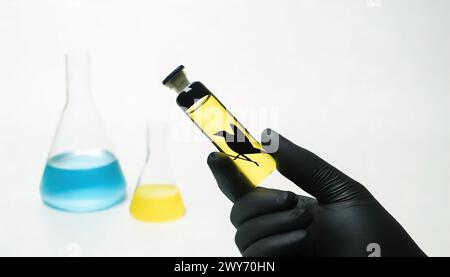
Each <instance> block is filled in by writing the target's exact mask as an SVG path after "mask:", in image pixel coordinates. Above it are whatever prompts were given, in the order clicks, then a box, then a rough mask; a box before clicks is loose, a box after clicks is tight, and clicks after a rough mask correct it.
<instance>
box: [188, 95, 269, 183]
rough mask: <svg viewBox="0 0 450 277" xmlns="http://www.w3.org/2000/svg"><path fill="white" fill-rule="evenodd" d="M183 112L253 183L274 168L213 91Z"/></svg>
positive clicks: (259, 146)
mask: <svg viewBox="0 0 450 277" xmlns="http://www.w3.org/2000/svg"><path fill="white" fill-rule="evenodd" d="M186 113H187V114H188V116H189V117H190V118H191V119H192V121H194V122H195V123H196V124H197V126H198V127H200V129H201V130H202V131H203V133H205V134H206V135H207V136H208V138H209V139H210V140H211V141H212V142H213V143H214V145H215V146H216V147H217V148H218V149H219V150H220V151H222V152H224V153H225V154H227V155H228V156H230V158H231V159H232V160H233V161H234V163H235V164H236V166H237V167H238V168H239V170H240V171H241V172H242V173H243V174H244V175H245V176H246V177H247V178H248V179H249V181H250V182H251V183H252V184H253V185H254V186H257V185H258V184H259V183H260V182H261V181H263V180H264V179H265V178H266V177H267V176H268V175H270V174H271V173H272V172H273V171H274V170H275V168H276V162H275V160H274V159H273V158H272V156H271V155H269V154H267V153H265V152H264V151H263V148H262V146H261V144H260V143H259V142H258V141H257V140H256V139H255V138H253V137H252V136H251V135H250V133H249V132H248V131H247V130H246V129H245V128H244V127H243V126H242V125H241V124H240V123H239V121H237V119H236V118H235V117H234V116H232V115H231V113H229V112H228V111H227V110H226V108H225V107H224V106H223V105H222V103H220V101H219V100H218V99H217V98H216V97H215V96H214V95H213V94H209V95H206V96H204V97H203V98H201V99H199V100H198V101H196V102H195V103H194V104H193V105H192V106H191V107H189V109H187V110H186ZM261 151H262V152H261Z"/></svg>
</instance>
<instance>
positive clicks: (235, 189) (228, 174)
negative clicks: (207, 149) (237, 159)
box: [208, 152, 254, 202]
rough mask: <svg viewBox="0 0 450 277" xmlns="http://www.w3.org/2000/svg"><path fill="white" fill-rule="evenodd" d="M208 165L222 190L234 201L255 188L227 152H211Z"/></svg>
mask: <svg viewBox="0 0 450 277" xmlns="http://www.w3.org/2000/svg"><path fill="white" fill-rule="evenodd" d="M208 165H209V168H210V169H211V171H212V173H213V175H214V178H215V179H216V181H217V184H218V185H219V188H220V190H221V191H222V192H223V194H225V196H226V197H228V199H230V200H231V201H232V202H235V201H236V200H237V199H239V198H241V197H242V196H243V195H245V194H246V193H248V192H249V191H251V190H252V189H253V187H254V186H253V185H252V184H251V183H250V181H249V180H248V179H247V177H245V176H244V175H243V174H242V173H241V171H240V170H239V169H238V168H237V167H236V165H235V164H234V162H233V161H232V160H231V159H230V157H228V156H227V155H226V154H224V153H221V152H213V153H211V154H209V156H208Z"/></svg>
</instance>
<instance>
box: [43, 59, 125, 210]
mask: <svg viewBox="0 0 450 277" xmlns="http://www.w3.org/2000/svg"><path fill="white" fill-rule="evenodd" d="M89 63H90V60H89V54H88V53H85V52H72V53H69V54H67V55H66V83H67V99H66V104H65V107H64V110H63V112H62V115H61V118H60V121H59V124H58V128H57V130H56V134H55V137H54V140H53V143H52V147H51V149H50V153H49V156H48V159H47V164H46V167H45V170H44V175H43V177H42V181H41V196H42V199H43V201H44V203H45V204H47V205H48V206H50V207H53V208H56V209H60V210H64V211H70V212H89V211H95V210H101V209H106V208H109V207H111V206H113V205H115V204H117V203H119V202H121V201H122V200H123V199H125V197H126V188H125V187H126V183H125V179H124V177H123V174H122V170H121V168H120V165H119V162H118V160H117V158H116V156H115V155H114V154H113V151H112V150H111V147H110V146H109V143H108V140H107V137H106V132H105V131H104V129H103V125H102V122H101V119H100V116H99V115H98V113H97V109H96V107H95V104H94V101H93V98H92V95H91V90H90V80H89V77H90V72H89Z"/></svg>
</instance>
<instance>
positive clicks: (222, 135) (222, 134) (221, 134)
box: [214, 131, 226, 137]
mask: <svg viewBox="0 0 450 277" xmlns="http://www.w3.org/2000/svg"><path fill="white" fill-rule="evenodd" d="M214 135H215V136H219V137H225V136H226V133H225V132H224V131H219V132H217V133H215V134H214Z"/></svg>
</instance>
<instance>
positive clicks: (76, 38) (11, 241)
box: [0, 0, 450, 256]
mask: <svg viewBox="0 0 450 277" xmlns="http://www.w3.org/2000/svg"><path fill="white" fill-rule="evenodd" d="M74 48H76V49H78V48H83V49H89V50H90V52H91V54H92V77H93V83H92V88H93V91H94V96H95V99H96V103H97V106H98V109H99V111H100V113H101V114H102V117H103V120H104V123H105V126H106V128H107V130H108V133H109V137H110V140H111V141H112V143H113V145H114V146H115V150H116V154H117V156H118V157H119V159H120V161H121V164H122V167H123V170H124V172H125V174H126V177H127V180H128V190H129V192H132V190H133V186H134V185H135V183H136V180H137V176H138V174H139V170H140V168H141V166H142V162H143V159H144V152H145V151H144V137H143V135H144V126H143V122H144V120H145V118H155V117H160V118H166V119H167V120H169V121H170V122H172V123H173V124H175V125H177V128H180V130H181V129H183V128H190V126H191V123H190V121H189V120H188V119H187V118H184V115H183V114H182V112H181V111H180V110H178V107H177V106H176V104H175V102H174V101H175V96H176V95H175V94H174V93H173V92H171V91H169V90H167V89H166V88H164V87H163V86H162V85H161V80H162V79H163V78H164V77H165V76H166V75H167V74H168V73H169V72H170V71H171V70H172V69H173V68H175V67H176V66H177V65H179V64H184V65H185V66H186V68H187V71H188V73H189V75H190V77H191V78H192V79H196V80H201V81H203V83H205V84H206V85H207V86H208V87H209V88H210V89H211V90H213V91H214V92H215V93H216V95H217V96H218V97H219V98H220V99H221V100H222V102H224V103H225V104H226V106H227V107H228V108H229V109H230V110H232V111H233V113H234V114H235V115H236V116H237V117H238V119H240V120H241V121H242V122H243V123H244V124H245V125H247V127H248V128H249V129H250V131H251V132H252V133H253V134H254V135H255V136H257V137H259V133H260V132H261V131H262V130H263V129H264V127H266V125H270V126H272V127H274V129H276V130H279V131H280V133H282V134H284V135H285V136H287V137H288V138H290V139H291V140H293V141H295V142H296V143H298V144H299V145H302V146H303V147H306V148H308V149H310V150H312V151H314V152H316V153H317V154H319V155H320V156H322V157H323V158H324V159H326V160H328V161H329V162H331V163H332V164H334V165H336V166H337V167H338V168H340V169H341V170H343V171H344V172H346V173H347V174H349V175H350V176H352V177H353V178H355V179H357V180H358V181H360V182H362V183H364V184H365V185H366V186H367V187H368V188H369V189H370V191H371V192H373V194H374V195H375V196H376V197H377V198H378V199H379V201H380V202H381V203H382V204H383V205H384V206H385V207H386V208H387V209H388V210H389V211H390V212H391V213H392V214H393V215H394V217H396V219H397V220H398V221H399V222H400V223H401V224H402V225H403V226H404V227H405V228H406V229H407V230H408V232H409V233H410V235H411V236H412V237H413V238H414V239H415V240H416V241H417V243H418V244H419V245H420V246H421V247H422V249H423V250H424V251H425V252H426V253H427V254H429V255H446V256H448V255H450V236H449V235H448V234H449V233H450V204H449V197H450V189H449V180H450V170H449V168H450V143H449V141H450V124H449V116H450V112H449V104H450V91H449V90H450V79H449V76H450V75H449V74H450V70H449V68H450V51H449V49H450V2H449V1H445V0H442V1H439V0H433V1H425V0H423V1H411V0H404V1H403V0H402V1H400V0H396V1H383V0H371V1H366V0H353V1H350V0H348V1H325V0H323V1H312V0H311V1H299V0H292V1H287V0H277V1H261V0H252V1H241V0H223V1H207V0H202V1H200V0H196V1H194V0H190V1H187V0H177V1H175V0H165V1H135V0H127V1H125V0H124V1H112V0H98V1H92V0H91V1H87V0H86V1H61V0H52V1H50V0H48V1H42V0H39V1H38V0H30V1H23V0H22V1H21V0H1V1H0V193H1V197H0V255H2V256H3V255H61V256H65V255H69V256H70V255H111V256H112V255H145V256H157V255H164V256H171V255H187V256H208V255H219V256H237V255H239V252H238V251H237V249H236V247H235V245H234V240H233V236H234V228H233V227H232V225H231V223H230V222H229V211H230V208H231V203H229V201H228V200H227V199H226V198H225V197H224V196H223V195H222V194H221V193H220V191H219V190H218V188H217V185H216V184H215V182H214V180H213V177H212V175H211V173H210V172H209V169H208V167H207V165H206V157H207V155H208V153H209V152H210V151H213V146H212V145H211V144H209V143H207V142H206V141H204V140H199V139H198V138H196V139H188V140H180V139H177V138H176V137H171V140H170V142H171V144H172V149H173V151H172V152H173V153H171V154H172V162H173V167H174V171H175V177H176V178H177V180H178V183H179V185H180V187H181V188H182V190H183V197H184V199H185V202H186V206H187V209H188V211H187V215H186V216H185V217H184V218H183V219H181V220H179V221H176V222H172V223H168V224H143V223H139V222H136V221H134V220H132V219H131V217H130V216H129V213H128V206H129V198H128V200H127V201H126V202H125V203H123V204H122V205H120V206H117V207H115V208H113V209H111V210H108V211H104V212H98V213H92V214H66V213H62V212H58V211H55V210H51V209H49V208H47V207H45V206H44V205H43V204H41V200H40V195H39V183H40V178H41V175H42V171H43V168H44V166H45V162H46V158H47V153H48V150H49V148H50V146H51V142H52V137H53V135H54V131H55V128H56V125H57V122H58V119H59V116H60V113H61V110H62V107H63V105H64V101H65V82H64V78H65V76H64V53H65V52H66V50H68V49H74ZM251 108H253V109H254V110H258V111H262V112H260V113H259V114H260V116H261V118H259V117H258V120H248V122H247V120H246V119H245V118H246V116H245V112H246V111H247V110H249V109H251ZM265 111H270V113H269V114H270V116H269V117H265V118H264V115H265V114H266V112H265ZM250 121H251V122H250ZM267 181H268V183H270V186H272V187H281V188H290V189H294V190H295V188H294V186H293V185H292V184H290V183H289V182H288V181H286V180H285V179H283V178H282V177H281V176H279V175H277V174H275V175H273V176H271V177H270V178H269V180H267ZM296 191H297V192H298V191H299V190H296ZM330 231H331V230H330Z"/></svg>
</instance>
